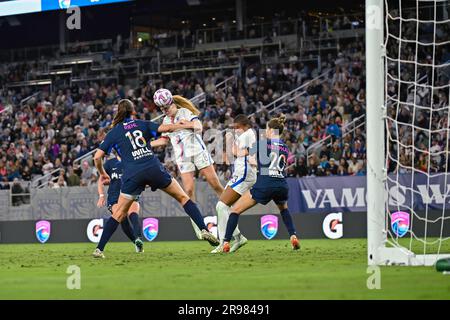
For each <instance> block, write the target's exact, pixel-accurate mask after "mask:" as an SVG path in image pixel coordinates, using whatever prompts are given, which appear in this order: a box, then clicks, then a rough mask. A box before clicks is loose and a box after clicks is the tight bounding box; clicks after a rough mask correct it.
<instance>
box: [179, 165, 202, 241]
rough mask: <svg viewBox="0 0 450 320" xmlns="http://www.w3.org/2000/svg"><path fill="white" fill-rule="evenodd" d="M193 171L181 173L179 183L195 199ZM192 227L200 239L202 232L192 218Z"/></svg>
mask: <svg viewBox="0 0 450 320" xmlns="http://www.w3.org/2000/svg"><path fill="white" fill-rule="evenodd" d="M194 174H195V172H194V171H191V172H183V173H181V183H182V184H183V190H184V191H185V192H186V194H187V195H188V197H189V198H190V199H192V200H193V201H195V183H194ZM191 223H192V228H194V232H195V236H196V237H197V238H198V239H199V240H202V232H201V230H200V229H199V228H198V227H197V225H196V224H195V222H194V220H192V219H191Z"/></svg>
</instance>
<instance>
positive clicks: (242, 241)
mask: <svg viewBox="0 0 450 320" xmlns="http://www.w3.org/2000/svg"><path fill="white" fill-rule="evenodd" d="M247 242H248V240H247V238H246V237H244V236H243V235H239V236H238V237H237V240H236V241H234V243H233V245H232V246H231V249H230V253H231V252H236V251H237V250H239V249H240V248H241V247H243V246H245V245H246V244H247Z"/></svg>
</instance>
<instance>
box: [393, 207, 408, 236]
mask: <svg viewBox="0 0 450 320" xmlns="http://www.w3.org/2000/svg"><path fill="white" fill-rule="evenodd" d="M391 228H392V231H393V232H394V234H395V235H397V236H398V237H400V238H401V237H403V236H404V235H405V234H406V233H407V232H408V230H409V213H407V212H403V211H397V212H394V213H393V214H392V215H391Z"/></svg>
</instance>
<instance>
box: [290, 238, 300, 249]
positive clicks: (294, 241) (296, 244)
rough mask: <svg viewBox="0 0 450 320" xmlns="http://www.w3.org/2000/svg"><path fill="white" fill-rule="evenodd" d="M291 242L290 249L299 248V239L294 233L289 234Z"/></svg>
mask: <svg viewBox="0 0 450 320" xmlns="http://www.w3.org/2000/svg"><path fill="white" fill-rule="evenodd" d="M291 244H292V250H299V249H300V241H298V239H297V236H296V235H293V236H291Z"/></svg>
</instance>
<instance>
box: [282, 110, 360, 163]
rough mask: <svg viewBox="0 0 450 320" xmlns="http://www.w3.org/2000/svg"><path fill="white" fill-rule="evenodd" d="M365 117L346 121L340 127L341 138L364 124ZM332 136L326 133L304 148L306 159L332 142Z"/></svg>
mask: <svg viewBox="0 0 450 320" xmlns="http://www.w3.org/2000/svg"><path fill="white" fill-rule="evenodd" d="M365 118H366V115H365V114H363V115H361V116H359V117H357V118H355V119H353V120H352V121H351V122H349V123H347V124H346V125H345V126H343V127H342V128H341V131H342V138H344V137H346V136H348V135H349V134H352V133H353V132H355V131H356V129H358V128H361V127H363V126H365V124H366V122H365ZM332 138H333V136H332V135H327V136H326V137H324V138H322V139H321V140H319V141H317V142H314V143H313V144H312V145H310V146H309V147H308V149H306V159H307V160H309V159H310V158H311V157H312V155H313V154H314V153H317V151H318V150H320V148H322V146H323V145H324V144H326V145H327V146H330V145H331V143H332ZM306 165H307V167H309V161H306ZM289 167H290V166H289ZM289 167H288V168H289Z"/></svg>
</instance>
